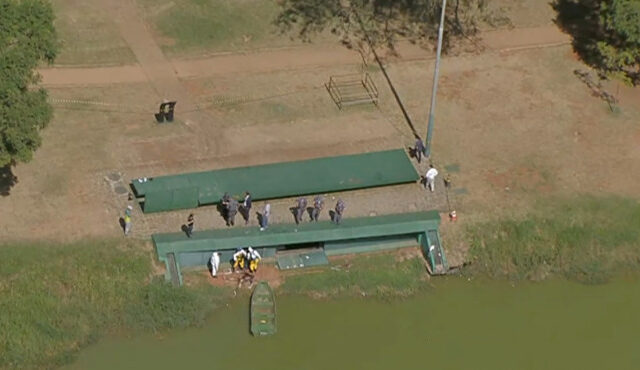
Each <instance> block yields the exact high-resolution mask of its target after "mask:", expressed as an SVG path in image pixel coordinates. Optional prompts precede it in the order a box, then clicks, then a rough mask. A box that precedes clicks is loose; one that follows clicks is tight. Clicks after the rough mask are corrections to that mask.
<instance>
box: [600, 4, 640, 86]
mask: <svg viewBox="0 0 640 370" xmlns="http://www.w3.org/2000/svg"><path fill="white" fill-rule="evenodd" d="M600 21H601V24H602V28H603V30H604V37H603V40H602V41H599V42H598V43H597V46H598V51H599V52H600V56H601V58H602V60H601V62H602V65H601V69H602V70H603V72H604V73H605V74H606V75H608V76H614V77H617V78H619V79H621V80H622V81H624V82H626V83H628V84H634V85H635V84H637V83H638V82H640V0H605V1H603V2H602V3H601V5H600Z"/></svg>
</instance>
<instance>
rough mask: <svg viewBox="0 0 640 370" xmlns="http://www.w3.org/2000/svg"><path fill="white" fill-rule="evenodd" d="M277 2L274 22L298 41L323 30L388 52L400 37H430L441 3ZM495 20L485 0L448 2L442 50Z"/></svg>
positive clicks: (437, 0) (426, 39) (433, 35)
mask: <svg viewBox="0 0 640 370" xmlns="http://www.w3.org/2000/svg"><path fill="white" fill-rule="evenodd" d="M280 4H281V6H282V12H281V13H280V15H279V16H278V18H277V19H276V23H277V24H278V25H279V26H280V27H281V29H282V30H284V31H294V32H297V34H298V35H299V36H300V37H301V38H302V39H303V40H309V39H310V37H311V36H312V35H313V34H315V33H318V32H321V31H324V30H325V29H329V30H330V31H331V32H332V33H334V34H336V35H338V36H339V37H340V38H341V40H342V41H343V42H344V43H345V44H347V45H350V46H354V44H357V43H359V42H361V41H362V40H366V39H368V40H370V41H371V43H372V44H374V45H373V46H387V47H389V48H391V49H393V46H394V44H395V42H396V41H397V39H398V38H400V37H402V38H406V39H409V40H410V41H414V42H421V43H430V42H431V41H433V40H435V39H436V38H437V34H438V25H439V22H440V12H441V4H442V0H281V1H280ZM497 19H498V18H497V17H494V15H493V13H492V12H490V11H489V10H488V7H487V0H449V4H448V5H447V13H446V23H447V32H446V33H445V46H446V45H448V44H449V41H450V40H451V39H452V38H456V37H461V36H466V37H469V36H473V35H475V34H476V33H477V32H478V24H479V22H481V21H488V22H490V23H491V21H495V20H497ZM364 32H366V36H365V35H364Z"/></svg>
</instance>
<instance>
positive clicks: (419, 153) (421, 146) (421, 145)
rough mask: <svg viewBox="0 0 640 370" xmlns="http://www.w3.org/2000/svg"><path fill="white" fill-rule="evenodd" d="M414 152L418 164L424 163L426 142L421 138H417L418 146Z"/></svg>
mask: <svg viewBox="0 0 640 370" xmlns="http://www.w3.org/2000/svg"><path fill="white" fill-rule="evenodd" d="M413 151H414V153H415V156H416V159H417V160H418V163H420V161H422V155H423V154H424V151H425V148H424V142H423V141H422V139H421V138H419V137H418V138H416V146H415V148H413Z"/></svg>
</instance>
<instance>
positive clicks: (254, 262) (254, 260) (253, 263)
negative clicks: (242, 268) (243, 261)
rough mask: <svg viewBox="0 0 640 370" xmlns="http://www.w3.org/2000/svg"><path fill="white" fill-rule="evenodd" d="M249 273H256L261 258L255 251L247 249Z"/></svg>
mask: <svg viewBox="0 0 640 370" xmlns="http://www.w3.org/2000/svg"><path fill="white" fill-rule="evenodd" d="M248 255H249V271H250V272H256V271H258V263H259V262H260V259H261V258H262V256H260V253H258V251H257V250H255V249H253V248H251V247H249V253H248Z"/></svg>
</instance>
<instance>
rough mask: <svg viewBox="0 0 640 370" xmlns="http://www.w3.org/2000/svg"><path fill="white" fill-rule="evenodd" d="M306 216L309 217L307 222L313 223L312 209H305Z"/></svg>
mask: <svg viewBox="0 0 640 370" xmlns="http://www.w3.org/2000/svg"><path fill="white" fill-rule="evenodd" d="M307 215H308V216H309V221H313V207H307ZM318 216H320V215H318Z"/></svg>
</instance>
